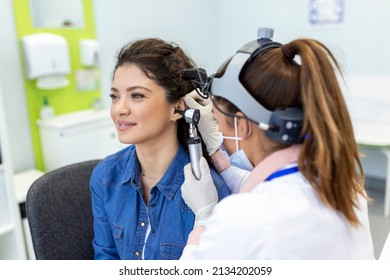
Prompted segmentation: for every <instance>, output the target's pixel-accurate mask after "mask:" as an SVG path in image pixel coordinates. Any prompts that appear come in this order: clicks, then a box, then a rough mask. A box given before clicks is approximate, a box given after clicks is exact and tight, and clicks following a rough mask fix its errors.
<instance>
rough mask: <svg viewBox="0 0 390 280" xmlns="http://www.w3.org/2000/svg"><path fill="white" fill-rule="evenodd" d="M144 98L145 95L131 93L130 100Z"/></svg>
mask: <svg viewBox="0 0 390 280" xmlns="http://www.w3.org/2000/svg"><path fill="white" fill-rule="evenodd" d="M144 97H145V95H143V94H142V93H137V92H133V93H132V94H131V98H132V99H141V98H144Z"/></svg>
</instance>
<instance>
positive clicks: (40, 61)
mask: <svg viewBox="0 0 390 280" xmlns="http://www.w3.org/2000/svg"><path fill="white" fill-rule="evenodd" d="M22 44H23V53H24V57H25V63H26V75H27V78H28V79H30V80H31V79H35V78H40V77H43V76H53V75H65V74H69V73H70V60H69V46H68V43H67V41H66V40H65V38H64V37H63V36H60V35H55V34H50V33H38V34H31V35H27V36H24V37H23V38H22Z"/></svg>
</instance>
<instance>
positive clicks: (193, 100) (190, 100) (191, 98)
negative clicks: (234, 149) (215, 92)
mask: <svg viewBox="0 0 390 280" xmlns="http://www.w3.org/2000/svg"><path fill="white" fill-rule="evenodd" d="M184 101H185V103H186V104H187V106H188V107H190V108H191V109H199V111H200V120H199V123H198V128H199V131H200V134H201V135H202V140H203V142H204V143H205V145H206V148H207V152H208V154H209V155H210V156H211V155H212V154H214V153H215V152H216V151H217V150H218V149H219V146H220V142H219V130H218V123H217V120H216V119H215V117H214V115H213V113H212V112H211V109H212V108H213V104H212V102H211V99H210V98H207V99H204V98H201V97H200V96H199V94H198V93H197V92H196V91H195V90H193V91H191V92H190V93H188V94H187V95H186V96H185V97H184Z"/></svg>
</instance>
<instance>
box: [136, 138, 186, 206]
mask: <svg viewBox="0 0 390 280" xmlns="http://www.w3.org/2000/svg"><path fill="white" fill-rule="evenodd" d="M178 148H179V142H178V140H176V141H174V142H172V141H170V142H165V143H164V142H159V143H158V144H156V143H154V144H153V145H147V144H137V145H136V153H137V157H138V160H139V163H140V176H141V181H142V188H143V196H144V200H145V203H146V204H147V203H148V202H149V198H150V190H151V188H152V187H154V186H155V185H156V183H157V182H158V181H160V179H161V178H162V177H163V176H164V174H165V172H166V171H167V169H168V167H169V166H170V164H171V162H172V160H173V158H174V157H175V155H176V153H177V150H178Z"/></svg>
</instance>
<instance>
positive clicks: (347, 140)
mask: <svg viewBox="0 0 390 280" xmlns="http://www.w3.org/2000/svg"><path fill="white" fill-rule="evenodd" d="M272 33H273V31H272V29H259V39H258V40H255V41H252V42H249V43H248V44H246V45H245V46H243V47H242V48H241V49H240V50H239V51H238V52H237V53H236V54H235V55H234V56H233V57H232V58H231V59H229V60H228V61H227V62H226V63H225V64H224V65H222V67H221V68H220V70H219V71H218V73H217V74H216V75H215V76H213V77H210V80H209V82H208V86H207V88H206V90H205V92H207V91H208V92H209V93H210V94H211V99H212V101H213V105H212V106H213V109H212V110H213V113H214V116H215V118H216V119H217V121H218V124H219V129H220V130H221V131H222V132H223V133H224V135H225V134H226V135H229V134H228V133H229V130H228V129H227V128H228V127H229V126H227V124H229V123H232V122H233V127H235V130H236V134H235V137H239V138H241V144H242V143H243V139H245V141H247V143H246V144H244V145H242V147H241V149H242V150H243V152H244V153H245V154H246V155H247V157H248V160H249V161H250V162H251V163H252V164H253V165H254V166H255V168H254V169H253V170H252V171H251V173H250V175H249V176H248V177H247V178H246V179H245V181H244V182H243V184H242V185H241V186H240V190H239V193H238V194H235V195H231V196H229V197H227V198H225V199H223V200H222V201H221V202H219V203H218V204H217V195H216V191H215V187H214V186H213V182H212V180H211V177H210V176H209V168H208V165H207V163H206V161H205V160H204V159H203V158H202V159H201V168H202V174H203V175H202V178H201V180H200V181H197V180H196V179H195V178H194V176H193V175H192V173H191V168H190V166H189V165H187V166H185V170H184V171H185V182H184V184H183V185H182V196H183V198H184V200H185V202H186V203H187V205H188V206H190V208H191V209H192V210H193V211H194V213H195V214H196V219H197V220H198V221H203V222H199V223H197V225H201V226H196V227H194V229H193V231H192V232H191V234H190V236H189V239H188V242H187V246H186V247H185V249H184V251H183V255H182V257H181V259H373V258H374V255H373V245H372V238H371V233H370V227H369V221H368V214H367V199H368V198H367V195H366V193H365V190H364V174H363V170H362V165H361V162H360V159H359V153H358V148H357V145H356V143H355V139H354V135H353V129H352V124H351V120H350V117H349V114H348V110H347V107H346V105H345V102H344V99H343V95H342V92H341V89H340V86H339V84H338V78H337V75H336V72H335V70H338V71H339V72H340V68H339V65H338V63H337V61H336V60H335V58H334V56H333V55H332V53H331V52H330V50H329V49H328V48H327V47H326V46H324V45H323V44H321V43H320V42H318V41H316V40H312V39H297V40H293V41H292V42H290V43H289V44H286V45H282V44H280V43H276V42H273V41H272V40H271V38H272ZM296 57H299V61H298V60H296V59H295V58H296ZM186 101H187V104H188V100H186ZM225 125H226V126H225ZM225 129H226V130H225ZM200 130H201V129H200ZM203 130H205V127H203ZM201 133H202V130H201ZM202 136H203V138H204V139H205V138H207V137H205V136H204V135H203V134H202ZM225 142H227V141H225ZM207 144H208V143H206V145H207ZM216 151H217V153H218V149H216ZM215 160H216V161H217V158H216V159H215ZM221 162H223V161H221Z"/></svg>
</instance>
